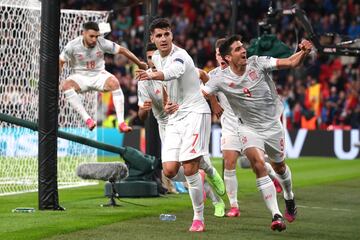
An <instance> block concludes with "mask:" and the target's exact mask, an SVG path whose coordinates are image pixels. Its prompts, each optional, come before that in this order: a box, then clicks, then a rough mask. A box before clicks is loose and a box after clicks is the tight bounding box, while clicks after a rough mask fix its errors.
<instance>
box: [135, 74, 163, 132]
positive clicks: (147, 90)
mask: <svg viewBox="0 0 360 240" xmlns="http://www.w3.org/2000/svg"><path fill="white" fill-rule="evenodd" d="M147 71H148V72H149V71H151V69H148V70H147ZM163 86H164V82H163V81H138V105H139V106H143V105H144V102H145V100H151V101H152V110H153V113H154V117H155V118H156V120H157V121H158V124H165V125H166V124H167V122H168V118H169V117H168V115H167V114H166V113H165V111H164V107H163V92H162V91H163Z"/></svg>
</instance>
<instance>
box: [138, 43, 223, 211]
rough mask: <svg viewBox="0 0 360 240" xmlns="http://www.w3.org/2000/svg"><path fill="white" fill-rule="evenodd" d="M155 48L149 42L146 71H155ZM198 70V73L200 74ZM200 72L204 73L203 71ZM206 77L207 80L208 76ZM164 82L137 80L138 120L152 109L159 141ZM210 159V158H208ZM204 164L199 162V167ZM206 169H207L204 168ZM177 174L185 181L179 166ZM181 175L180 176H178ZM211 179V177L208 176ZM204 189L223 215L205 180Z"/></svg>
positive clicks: (162, 129)
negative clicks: (153, 58)
mask: <svg viewBox="0 0 360 240" xmlns="http://www.w3.org/2000/svg"><path fill="white" fill-rule="evenodd" d="M155 50H157V48H156V45H155V44H154V43H149V44H148V46H147V49H146V58H147V64H148V66H149V69H148V70H147V71H148V72H150V71H156V69H155V66H154V63H153V62H152V56H153V54H154V52H155ZM200 71H201V70H199V74H200ZM202 74H206V73H203V72H202ZM200 75H201V74H200ZM203 77H206V78H207V80H208V76H203ZM164 83H165V82H164V81H139V82H138V105H139V111H138V115H139V118H140V120H142V121H145V119H146V118H147V117H148V114H149V112H150V110H152V111H153V114H154V117H155V118H156V120H157V123H158V129H159V135H160V139H161V142H164V140H165V139H164V137H165V127H166V125H167V123H168V118H169V116H168V114H167V113H166V112H165V110H164V106H165V103H166V102H167V98H168V96H167V93H166V89H165V84H164ZM178 108H179V105H178V104H176V103H173V105H172V109H171V111H172V112H175V111H177V110H178ZM203 161H205V159H204V160H203ZM209 161H210V160H209ZM203 165H204V164H200V167H201V166H203ZM207 168H213V166H212V164H211V162H210V163H208V164H207ZM205 170H207V172H209V171H208V169H205ZM180 171H181V173H180V174H179V172H180ZM179 172H178V174H177V175H176V179H173V180H176V181H180V182H185V181H186V179H185V176H184V175H183V172H184V170H183V168H182V167H180V169H179ZM180 175H182V176H180ZM209 179H211V178H209ZM204 190H205V193H206V195H207V196H208V197H209V198H210V199H211V201H212V203H213V205H214V207H215V211H214V215H215V216H216V217H223V216H224V215H225V204H224V202H223V200H222V199H221V197H220V196H218V195H217V194H216V193H215V192H214V191H213V190H212V188H211V186H210V185H209V184H208V182H207V181H206V180H205V182H204Z"/></svg>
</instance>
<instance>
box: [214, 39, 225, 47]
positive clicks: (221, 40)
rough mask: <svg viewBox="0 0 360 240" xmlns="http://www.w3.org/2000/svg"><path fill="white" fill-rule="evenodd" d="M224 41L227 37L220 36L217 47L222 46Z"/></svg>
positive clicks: (216, 43)
mask: <svg viewBox="0 0 360 240" xmlns="http://www.w3.org/2000/svg"><path fill="white" fill-rule="evenodd" d="M224 42H225V38H219V39H218V40H216V42H215V48H220V46H221V44H223V43H224Z"/></svg>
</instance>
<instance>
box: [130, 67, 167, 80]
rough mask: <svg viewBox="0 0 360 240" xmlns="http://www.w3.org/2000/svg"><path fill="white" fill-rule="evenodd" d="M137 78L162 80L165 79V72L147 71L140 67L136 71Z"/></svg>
mask: <svg viewBox="0 0 360 240" xmlns="http://www.w3.org/2000/svg"><path fill="white" fill-rule="evenodd" d="M136 79H138V80H140V81H143V80H160V81H164V79H165V77H164V73H163V72H162V71H156V72H146V71H145V70H142V69H139V70H137V71H136Z"/></svg>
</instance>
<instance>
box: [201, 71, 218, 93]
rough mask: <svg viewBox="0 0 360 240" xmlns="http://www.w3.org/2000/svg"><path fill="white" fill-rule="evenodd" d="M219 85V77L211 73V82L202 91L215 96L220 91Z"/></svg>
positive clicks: (202, 87)
mask: <svg viewBox="0 0 360 240" xmlns="http://www.w3.org/2000/svg"><path fill="white" fill-rule="evenodd" d="M218 84H219V81H218V76H217V75H216V74H211V73H209V81H208V82H207V83H206V84H205V85H203V86H201V90H202V91H204V92H205V93H207V94H214V93H216V92H217V91H219V86H218Z"/></svg>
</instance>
